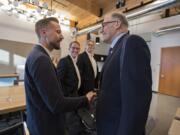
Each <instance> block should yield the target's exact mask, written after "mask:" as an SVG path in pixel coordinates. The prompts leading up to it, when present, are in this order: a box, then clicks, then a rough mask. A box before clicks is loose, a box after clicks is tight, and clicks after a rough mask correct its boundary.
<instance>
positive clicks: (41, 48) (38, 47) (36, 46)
mask: <svg viewBox="0 0 180 135" xmlns="http://www.w3.org/2000/svg"><path fill="white" fill-rule="evenodd" d="M35 49H37V50H39V51H40V52H42V53H43V54H44V55H46V56H48V58H49V61H50V63H51V66H52V67H53V69H54V71H55V73H56V75H57V70H56V67H55V66H54V64H53V63H52V60H51V57H50V56H49V54H48V53H47V52H46V51H45V50H44V48H43V47H41V46H40V45H35Z"/></svg>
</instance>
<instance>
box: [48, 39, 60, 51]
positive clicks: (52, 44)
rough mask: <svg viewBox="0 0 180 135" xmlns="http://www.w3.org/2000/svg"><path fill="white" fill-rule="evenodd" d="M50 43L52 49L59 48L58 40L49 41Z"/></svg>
mask: <svg viewBox="0 0 180 135" xmlns="http://www.w3.org/2000/svg"><path fill="white" fill-rule="evenodd" d="M50 45H51V46H52V47H53V49H55V50H59V49H60V42H59V41H57V42H50Z"/></svg>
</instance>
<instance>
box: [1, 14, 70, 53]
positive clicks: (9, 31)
mask: <svg viewBox="0 0 180 135" xmlns="http://www.w3.org/2000/svg"><path fill="white" fill-rule="evenodd" d="M0 18H1V19H0V39H7V40H10V41H18V42H24V43H32V44H35V43H37V42H38V39H37V37H36V34H35V31H34V23H32V22H27V21H26V20H25V18H23V17H20V18H16V17H15V16H13V15H12V16H8V15H7V14H6V13H4V12H2V11H0ZM61 29H62V32H63V36H64V40H63V41H62V42H61V48H62V49H61V52H60V51H54V52H53V54H55V55H57V54H59V55H60V53H61V54H62V56H65V55H67V54H68V46H69V43H70V42H71V41H72V37H71V36H70V35H71V32H70V29H69V27H67V26H64V25H61Z"/></svg>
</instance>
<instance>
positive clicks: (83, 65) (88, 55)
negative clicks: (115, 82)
mask: <svg viewBox="0 0 180 135" xmlns="http://www.w3.org/2000/svg"><path fill="white" fill-rule="evenodd" d="M94 49H95V42H94V41H93V40H88V41H87V44H86V48H85V51H84V52H83V53H81V54H80V55H79V57H78V63H77V64H78V67H79V70H80V74H81V80H82V84H81V88H80V90H79V95H85V94H86V93H87V92H89V91H90V90H93V89H94V88H97V87H98V67H97V64H96V61H95V59H94Z"/></svg>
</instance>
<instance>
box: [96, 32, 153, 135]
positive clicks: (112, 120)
mask: <svg viewBox="0 0 180 135" xmlns="http://www.w3.org/2000/svg"><path fill="white" fill-rule="evenodd" d="M123 38H124V36H123V37H122V38H120V39H119V40H118V42H117V43H116V45H115V46H114V48H113V53H112V54H111V55H109V56H108V57H107V59H106V62H105V64H104V67H103V69H102V72H103V73H102V78H101V84H100V87H101V88H100V90H101V91H100V96H99V100H98V105H97V132H98V135H143V134H144V130H145V124H146V120H147V117H148V112H149V107H150V102H151V96H152V91H151V85H152V77H151V67H150V52H149V49H148V46H147V44H146V43H145V41H144V40H143V39H142V38H140V37H139V36H136V35H131V36H130V37H129V38H128V40H127V43H126V49H125V56H124V64H123V69H122V72H121V79H120V53H121V47H122V39H123Z"/></svg>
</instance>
